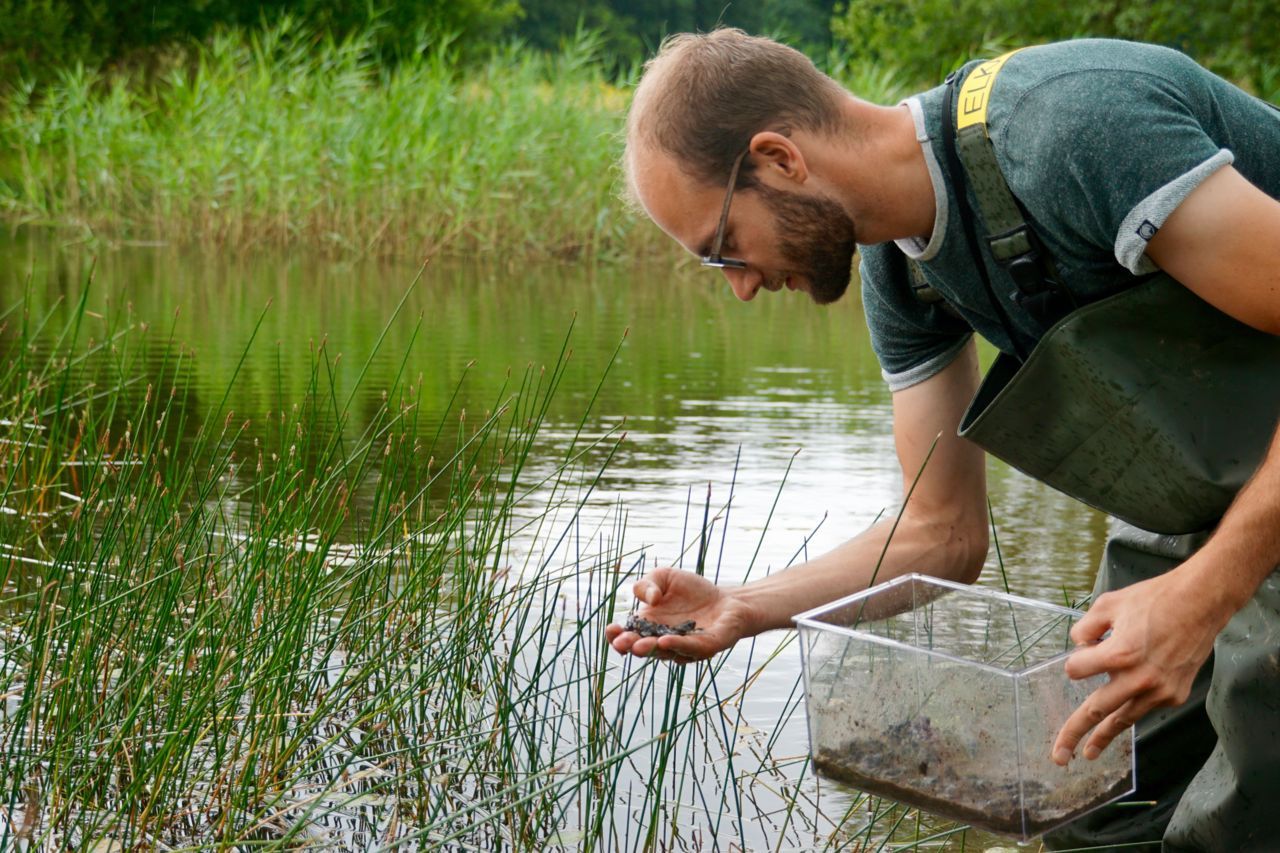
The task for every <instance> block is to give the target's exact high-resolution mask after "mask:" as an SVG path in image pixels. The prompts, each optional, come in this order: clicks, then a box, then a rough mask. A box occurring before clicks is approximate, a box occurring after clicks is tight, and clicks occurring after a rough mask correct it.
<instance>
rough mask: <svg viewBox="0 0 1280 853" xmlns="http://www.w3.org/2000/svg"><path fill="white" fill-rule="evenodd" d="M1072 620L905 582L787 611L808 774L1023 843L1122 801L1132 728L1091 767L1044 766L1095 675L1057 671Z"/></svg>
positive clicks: (990, 593) (1055, 611) (936, 584)
mask: <svg viewBox="0 0 1280 853" xmlns="http://www.w3.org/2000/svg"><path fill="white" fill-rule="evenodd" d="M1082 615H1083V613H1081V612H1080V611H1078V610H1071V609H1069V608H1066V607H1056V606H1054V605H1051V604H1044V603H1042V602H1038V601H1032V600H1030V599H1026V598H1018V597H1017V596H1011V595H1005V594H1003V593H999V592H996V591H994V590H989V589H983V588H980V587H969V586H964V585H962V584H956V583H951V582H948V581H942V580H938V579H936V578H930V577H925V576H923V575H915V574H913V575H907V576H904V577H900V578H897V579H895V580H893V581H890V582H888V583H885V584H882V585H880V586H876V587H873V588H871V589H869V590H866V591H865V592H860V593H857V594H856V595H851V596H849V597H847V598H844V599H841V600H839V601H837V602H834V603H833V604H828V605H824V606H823V607H820V608H817V609H815V610H810V611H809V612H807V613H802V614H800V615H799V616H797V617H796V619H795V621H796V624H797V625H798V627H799V629H800V641H801V650H802V654H803V657H804V678H805V700H806V706H807V710H808V718H809V744H810V748H811V750H812V754H813V761H814V765H815V767H816V768H817V770H818V772H819V773H821V774H822V775H824V776H827V777H829V778H832V779H837V780H840V781H842V782H846V783H848V784H850V785H852V786H853V787H855V788H858V789H860V790H862V791H866V792H868V793H871V794H876V795H879V796H883V797H888V798H890V799H893V800H896V801H898V802H901V803H906V804H908V805H912V806H916V807H918V808H920V809H923V810H924V811H927V812H931V813H933V814H936V815H939V816H942V817H946V818H951V819H953V820H958V821H962V822H964V823H969V824H972V825H974V826H977V827H981V828H982V829H986V830H989V831H991V832H995V833H1000V834H1004V835H1012V836H1016V837H1018V838H1021V839H1023V840H1026V839H1030V838H1033V837H1035V836H1037V835H1040V834H1042V833H1044V832H1048V831H1049V830H1051V829H1053V828H1054V827H1057V826H1060V825H1061V824H1063V823H1066V822H1068V821H1071V820H1074V819H1075V818H1077V817H1079V816H1080V815H1082V814H1084V813H1086V812H1089V811H1092V810H1093V809H1095V808H1098V807H1099V806H1102V805H1104V804H1106V803H1109V802H1111V801H1113V800H1115V799H1117V798H1119V797H1122V796H1124V795H1126V794H1129V793H1131V792H1132V791H1133V789H1134V782H1135V772H1134V764H1133V730H1132V729H1130V730H1129V732H1127V733H1126V734H1124V735H1122V736H1120V737H1118V738H1116V740H1115V741H1114V742H1112V744H1111V745H1110V746H1109V747H1107V749H1105V750H1104V751H1103V753H1102V755H1101V756H1099V757H1098V758H1097V759H1096V760H1094V761H1086V760H1084V759H1082V758H1077V759H1076V760H1073V761H1072V762H1071V763H1070V764H1069V765H1068V766H1067V767H1059V766H1058V765H1056V764H1054V763H1053V761H1052V759H1051V758H1050V752H1051V749H1052V745H1053V741H1054V738H1055V737H1056V736H1057V733H1058V730H1059V729H1060V728H1061V727H1062V724H1063V723H1065V722H1066V720H1067V717H1068V716H1069V715H1070V714H1071V712H1072V711H1073V710H1075V708H1076V707H1077V706H1078V705H1079V704H1080V703H1081V702H1082V701H1083V700H1084V699H1085V697H1087V696H1088V695H1089V694H1090V693H1091V692H1093V691H1094V690H1095V689H1097V688H1098V687H1099V686H1101V685H1102V684H1103V683H1104V682H1105V680H1106V676H1104V675H1099V676H1097V677H1095V678H1091V679H1085V680H1082V681H1072V680H1071V679H1069V678H1067V676H1066V673H1065V672H1064V670H1063V663H1064V661H1065V660H1066V657H1067V655H1068V654H1069V653H1070V651H1071V650H1072V649H1073V648H1074V644H1073V643H1072V642H1071V638H1070V636H1069V635H1068V632H1069V631H1070V630H1071V626H1072V625H1073V624H1074V623H1075V621H1076V620H1077V619H1079V618H1080V617H1081V616H1082Z"/></svg>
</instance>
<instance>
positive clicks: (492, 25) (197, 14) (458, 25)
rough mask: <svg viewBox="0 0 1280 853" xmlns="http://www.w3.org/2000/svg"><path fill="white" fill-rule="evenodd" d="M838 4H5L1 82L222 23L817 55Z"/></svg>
mask: <svg viewBox="0 0 1280 853" xmlns="http://www.w3.org/2000/svg"><path fill="white" fill-rule="evenodd" d="M835 3H836V0H753V2H743V3H738V4H732V3H726V2H725V0H580V2H564V0H193V2H173V0H0V80H5V79H8V80H13V79H14V78H15V77H16V76H21V77H24V78H29V79H48V77H49V76H50V75H51V74H53V73H55V72H56V70H57V69H58V68H65V67H69V66H73V65H76V64H83V65H86V66H90V67H97V66H101V65H106V64H114V63H122V62H123V63H126V64H135V65H136V64H145V63H146V62H147V61H148V59H149V57H150V56H151V55H153V54H154V53H155V52H156V51H157V50H158V49H160V48H163V47H164V46H166V45H169V44H173V43H182V42H189V41H192V40H201V39H204V38H206V37H208V36H209V35H210V33H211V32H212V31H213V30H214V29H215V28H218V27H241V28H251V27H256V26H260V25H262V24H263V23H273V22H275V21H276V20H278V19H280V18H281V17H282V16H285V15H288V16H290V17H291V18H293V19H294V20H295V21H297V22H298V23H299V24H301V25H302V26H303V27H305V28H306V29H308V30H310V31H312V32H315V33H318V34H320V35H324V36H328V37H331V38H334V39H342V38H344V37H348V36H351V35H354V34H356V33H364V32H368V31H372V33H373V36H374V38H373V44H375V45H376V46H377V49H378V52H379V57H378V58H379V59H380V60H382V61H384V62H394V61H395V60H396V59H397V58H399V57H402V56H404V55H405V54H406V53H408V52H415V51H419V50H423V49H429V48H430V47H431V46H432V45H433V44H436V43H439V42H440V41H441V40H444V39H447V40H449V41H451V42H454V43H456V44H457V45H458V47H459V52H460V53H461V54H462V55H463V56H466V55H468V54H471V55H476V54H483V53H484V52H485V51H487V50H488V49H489V48H490V47H492V46H493V44H494V43H495V42H497V41H500V40H505V39H508V38H511V37H513V36H514V37H518V38H519V39H521V40H523V41H524V42H525V43H526V44H528V45H529V46H531V47H534V48H538V49H543V50H557V49H559V48H560V47H561V45H562V44H563V43H564V42H566V41H567V40H570V39H572V38H574V37H575V35H576V34H577V32H578V31H579V30H581V29H586V30H590V31H594V32H597V33H598V34H599V36H600V45H601V59H602V60H604V62H605V63H606V64H607V65H608V66H609V67H610V68H611V69H612V70H613V71H615V72H616V71H625V70H626V69H628V68H630V67H632V66H634V65H635V64H636V63H638V62H640V61H642V60H643V59H644V58H645V56H647V55H648V54H649V53H652V51H653V50H654V49H655V48H656V47H657V45H658V43H659V42H660V41H661V40H662V37H663V36H664V35H666V34H668V33H673V32H681V31H686V30H709V29H712V28H713V27H715V26H717V25H719V24H725V25H729V26H739V27H742V28H744V29H746V30H748V31H751V32H757V33H768V34H770V35H776V36H778V37H780V38H784V39H786V40H787V41H789V42H791V43H792V44H796V45H798V46H801V47H808V48H811V49H814V50H816V51H818V52H823V51H825V50H826V48H827V46H828V45H829V43H830V28H829V24H830V21H831V16H832V13H833V10H834V7H835Z"/></svg>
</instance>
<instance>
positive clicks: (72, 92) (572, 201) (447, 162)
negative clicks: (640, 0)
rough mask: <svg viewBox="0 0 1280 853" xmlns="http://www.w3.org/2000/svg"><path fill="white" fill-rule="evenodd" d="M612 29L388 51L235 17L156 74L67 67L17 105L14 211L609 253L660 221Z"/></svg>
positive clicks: (262, 235)
mask: <svg viewBox="0 0 1280 853" xmlns="http://www.w3.org/2000/svg"><path fill="white" fill-rule="evenodd" d="M595 51H596V42H595V40H593V39H592V38H591V37H590V36H584V37H582V38H581V39H579V40H578V41H577V42H576V43H574V44H572V45H570V46H569V47H567V48H566V49H565V50H564V51H563V52H561V53H560V54H559V55H557V56H551V57H547V56H543V55H540V54H535V53H532V52H529V51H523V50H520V49H517V48H515V47H512V48H510V49H505V50H497V51H495V53H494V54H493V55H492V58H491V59H490V60H489V61H488V62H487V63H486V64H483V65H479V66H467V68H466V70H465V71H462V70H460V69H459V67H458V63H457V62H456V61H455V57H454V55H453V51H452V49H451V47H450V45H449V43H448V40H443V41H442V42H441V43H440V44H439V45H437V46H435V47H433V48H431V49H429V50H427V51H424V52H423V53H421V54H418V55H416V56H414V57H411V58H408V59H406V60H405V61H404V62H402V63H400V64H398V65H396V66H394V67H392V68H386V67H383V66H382V65H380V64H378V63H377V62H376V61H375V60H373V59H371V58H370V57H371V56H372V55H373V51H372V49H371V41H370V39H369V38H357V39H353V40H351V41H347V42H343V43H333V42H330V41H325V40H320V39H317V38H314V37H312V36H311V35H309V34H308V33H306V32H302V31H299V30H297V29H295V28H293V27H292V26H291V25H290V24H288V23H287V22H286V23H284V24H281V25H278V26H275V27H272V28H269V29H266V30H265V31H254V32H238V31H233V32H227V33H223V34H221V35H219V36H217V37H215V38H213V39H212V40H211V41H209V42H208V43H207V44H204V45H201V46H198V47H196V48H193V49H191V51H189V52H187V53H181V54H175V55H173V56H171V57H169V58H167V59H166V60H165V61H164V62H163V63H162V70H161V71H159V72H158V73H155V74H154V75H152V76H149V77H148V78H146V79H143V78H142V77H140V76H136V75H131V74H128V73H123V72H117V73H113V74H108V75H102V74H99V73H97V72H93V71H89V70H86V69H83V68H73V69H67V70H66V71H64V72H62V74H61V75H60V76H59V78H58V80H57V81H56V82H55V83H52V84H50V85H48V86H46V87H44V88H42V89H40V90H39V91H34V90H33V89H31V88H30V87H28V88H27V89H26V90H23V91H21V92H19V94H18V95H17V96H16V97H14V98H13V99H12V100H11V101H10V102H9V103H7V104H6V105H5V107H4V110H3V118H2V120H0V148H3V149H7V150H10V151H11V152H12V154H11V156H10V157H9V158H8V160H7V162H4V163H3V164H0V168H3V173H2V174H0V178H2V180H3V183H2V185H0V187H2V188H0V203H2V204H3V208H4V211H5V214H6V216H7V218H8V219H10V220H11V221H17V222H36V223H40V222H45V223H59V224H74V225H76V226H78V227H80V228H82V229H85V230H86V231H89V232H92V233H94V234H100V235H104V236H110V237H132V238H138V239H159V240H196V241H201V242H205V243H209V244H213V245H231V246H236V247H243V246H251V245H258V244H282V243H290V242H305V243H307V244H312V245H318V246H328V247H332V248H334V249H337V250H340V251H344V252H356V253H380V254H400V255H406V256H419V257H422V256H426V255H437V254H442V253H445V254H447V253H456V254H468V255H469V254H475V253H479V254H499V253H507V254H515V255H517V256H520V257H527V256H530V255H535V256H539V255H540V256H558V257H577V256H580V255H590V256H598V255H602V254H607V253H609V252H618V251H621V250H622V249H623V248H626V249H627V250H635V249H644V248H645V247H646V244H647V243H649V242H650V241H656V237H654V235H653V234H652V233H651V232H650V231H648V230H647V229H646V230H644V231H641V232H638V233H637V232H635V231H634V223H633V222H632V220H631V218H630V217H629V216H627V215H625V214H624V213H623V212H622V211H621V210H620V209H619V207H620V206H619V204H618V203H617V201H616V200H615V197H614V186H613V184H614V171H613V163H614V160H615V158H616V146H615V144H614V136H615V134H616V133H617V131H618V129H619V126H620V121H621V116H622V113H623V110H624V108H625V103H626V98H627V96H626V94H625V93H624V92H622V91H620V90H618V89H616V88H615V87H613V86H611V85H609V84H608V83H606V82H605V80H604V78H603V76H602V74H601V73H600V72H599V70H598V66H597V64H596V62H595Z"/></svg>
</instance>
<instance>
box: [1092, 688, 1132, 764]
mask: <svg viewBox="0 0 1280 853" xmlns="http://www.w3.org/2000/svg"><path fill="white" fill-rule="evenodd" d="M1136 708H1137V705H1136V700H1132V699H1131V700H1130V701H1128V702H1126V703H1124V704H1123V705H1121V706H1120V709H1119V710H1117V711H1116V712H1115V713H1113V714H1111V715H1109V716H1108V717H1107V718H1106V719H1105V720H1103V721H1102V722H1101V723H1099V724H1098V725H1097V726H1096V727H1094V730H1093V734H1091V735H1090V736H1089V740H1088V742H1087V743H1085V745H1084V757H1085V758H1087V759H1088V760H1090V761H1093V760H1094V759H1095V758H1097V757H1098V756H1099V755H1101V754H1102V750H1104V749H1106V748H1107V746H1108V745H1109V744H1110V743H1111V741H1113V740H1115V739H1116V738H1117V737H1119V736H1120V735H1122V734H1124V733H1125V731H1127V730H1128V729H1129V727H1130V726H1132V725H1133V724H1134V723H1136V722H1137V721H1138V718H1139V717H1141V716H1142V714H1141V713H1138V712H1137V710H1136Z"/></svg>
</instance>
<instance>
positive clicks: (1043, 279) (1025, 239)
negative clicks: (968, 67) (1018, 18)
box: [947, 50, 1078, 332]
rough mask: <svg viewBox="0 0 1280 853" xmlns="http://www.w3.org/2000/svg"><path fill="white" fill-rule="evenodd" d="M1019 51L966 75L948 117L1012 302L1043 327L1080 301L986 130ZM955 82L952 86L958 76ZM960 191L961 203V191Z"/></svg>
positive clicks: (957, 153)
mask: <svg viewBox="0 0 1280 853" xmlns="http://www.w3.org/2000/svg"><path fill="white" fill-rule="evenodd" d="M1015 53H1017V51H1016V50H1015V51H1011V52H1010V53H1006V54H1004V55H1003V56H999V57H997V58H995V59H992V60H989V61H987V62H984V63H982V64H981V65H979V66H978V67H977V68H975V69H974V70H973V71H972V72H971V73H970V74H969V75H968V76H967V77H966V78H965V79H964V82H963V83H961V84H960V89H959V94H958V95H957V96H956V97H955V99H954V102H953V104H952V107H951V108H952V110H953V111H954V117H949V120H948V122H947V124H948V127H947V130H948V131H950V130H951V129H952V128H951V126H950V125H951V124H952V122H954V130H955V139H954V148H955V154H956V155H957V156H958V158H959V160H960V163H961V164H962V165H963V168H964V173H965V176H961V177H957V180H959V181H962V180H964V179H965V177H967V179H968V181H969V182H970V184H971V185H972V187H973V196H974V199H975V200H976V201H977V204H978V209H979V211H980V213H981V216H982V221H983V223H984V224H985V226H986V231H987V235H986V239H985V241H984V242H985V243H986V246H987V250H988V251H989V252H990V253H991V257H992V259H993V260H994V261H995V262H996V264H997V265H998V266H999V267H1001V268H1002V269H1003V270H1004V271H1005V272H1007V273H1008V274H1009V277H1010V278H1012V279H1013V283H1014V290H1013V293H1012V297H1013V300H1014V302H1015V303H1016V304H1017V305H1018V306H1019V307H1021V308H1022V309H1023V310H1025V311H1027V313H1029V314H1030V315H1031V316H1032V318H1033V319H1034V320H1035V321H1036V322H1037V323H1038V324H1039V325H1040V327H1041V331H1042V332H1043V331H1045V330H1047V329H1048V328H1049V327H1050V326H1052V325H1053V324H1054V323H1055V322H1057V321H1058V320H1060V319H1061V318H1062V317H1064V316H1066V315H1067V314H1068V313H1070V312H1071V311H1072V310H1073V309H1075V308H1076V307H1078V306H1076V304H1075V303H1074V301H1073V300H1072V298H1071V295H1070V292H1069V291H1068V290H1067V288H1066V287H1065V286H1064V285H1063V283H1062V281H1061V279H1060V277H1059V276H1058V274H1057V272H1056V270H1055V269H1054V266H1053V262H1052V259H1050V257H1049V254H1048V252H1047V251H1045V248H1044V246H1043V244H1042V243H1041V242H1040V239H1039V238H1038V237H1037V236H1036V233H1035V231H1033V230H1032V228H1031V226H1030V225H1028V224H1027V221H1026V215H1025V213H1024V212H1023V210H1022V206H1021V205H1020V204H1019V203H1018V200H1017V198H1015V197H1014V195H1013V193H1012V192H1011V191H1010V190H1009V184H1008V182H1007V181H1005V178H1004V174H1003V173H1002V172H1001V171H1000V164H999V162H998V161H997V160H996V153H995V149H994V148H993V147H992V145H991V138H990V136H989V135H988V133H987V107H988V106H989V104H990V101H991V92H992V89H993V88H994V86H995V81H996V77H997V75H998V74H999V73H1000V69H1001V68H1003V67H1004V64H1005V63H1006V62H1007V61H1008V60H1009V58H1010V57H1011V56H1013V55H1014V54H1015ZM951 86H952V88H954V81H953V82H952V83H951ZM948 156H950V152H948ZM958 195H960V196H961V203H962V204H963V203H964V197H963V194H962V193H958ZM975 260H978V259H976V258H975Z"/></svg>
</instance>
